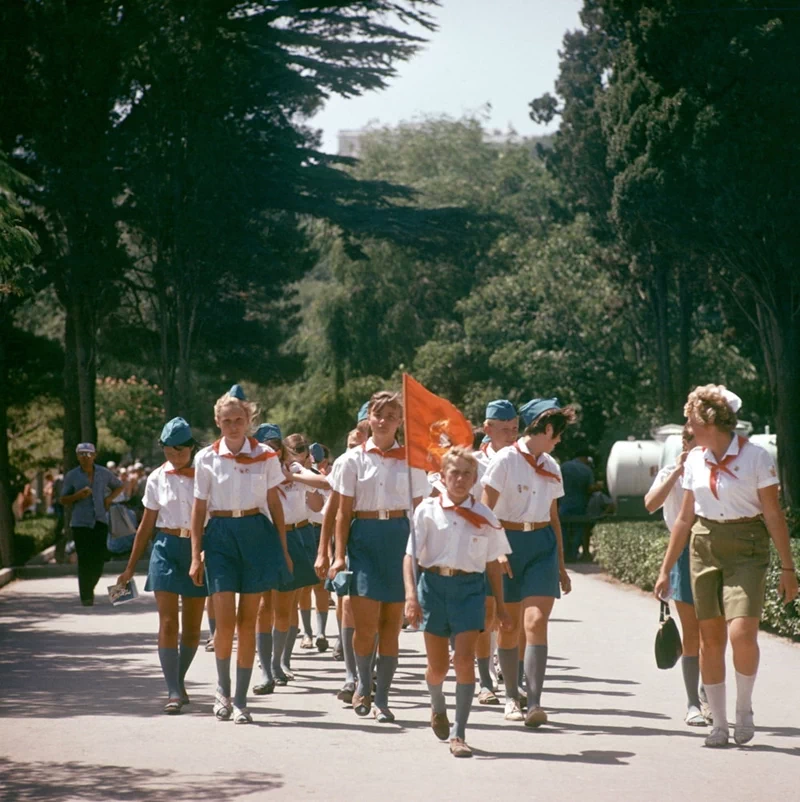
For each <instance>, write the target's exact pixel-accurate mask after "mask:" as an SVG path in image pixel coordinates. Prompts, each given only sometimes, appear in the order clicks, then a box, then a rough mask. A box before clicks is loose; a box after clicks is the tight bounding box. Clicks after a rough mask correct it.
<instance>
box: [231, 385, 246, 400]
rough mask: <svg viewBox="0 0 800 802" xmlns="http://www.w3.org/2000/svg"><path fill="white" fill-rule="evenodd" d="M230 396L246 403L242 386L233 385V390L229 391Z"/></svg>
mask: <svg viewBox="0 0 800 802" xmlns="http://www.w3.org/2000/svg"><path fill="white" fill-rule="evenodd" d="M228 395H229V396H232V397H233V398H238V399H239V400H240V401H246V400H247V399H246V398H245V395H244V390H242V386H241V384H233V385H231V389H230V390H228Z"/></svg>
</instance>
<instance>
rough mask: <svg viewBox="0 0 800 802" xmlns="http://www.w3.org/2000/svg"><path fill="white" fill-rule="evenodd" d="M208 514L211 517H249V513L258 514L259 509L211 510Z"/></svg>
mask: <svg viewBox="0 0 800 802" xmlns="http://www.w3.org/2000/svg"><path fill="white" fill-rule="evenodd" d="M208 514H209V515H210V516H211V517H212V518H249V517H250V516H251V515H260V514H261V510H260V509H259V508H258V507H253V508H252V509H251V510H211V512H209V513H208Z"/></svg>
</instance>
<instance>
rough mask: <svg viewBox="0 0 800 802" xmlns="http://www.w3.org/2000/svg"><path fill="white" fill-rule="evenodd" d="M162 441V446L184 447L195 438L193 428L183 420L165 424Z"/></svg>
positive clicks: (173, 420) (176, 419)
mask: <svg viewBox="0 0 800 802" xmlns="http://www.w3.org/2000/svg"><path fill="white" fill-rule="evenodd" d="M160 440H161V445H162V446H182V445H184V444H186V443H189V442H191V441H192V440H194V438H193V437H192V429H191V427H190V426H189V424H188V423H187V422H186V421H185V420H184V419H183V418H173V419H172V420H171V421H167V422H166V423H165V424H164V428H163V429H162V430H161V437H160Z"/></svg>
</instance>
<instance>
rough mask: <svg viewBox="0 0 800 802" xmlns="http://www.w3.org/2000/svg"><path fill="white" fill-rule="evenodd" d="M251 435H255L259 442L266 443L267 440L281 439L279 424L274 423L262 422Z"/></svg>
mask: <svg viewBox="0 0 800 802" xmlns="http://www.w3.org/2000/svg"><path fill="white" fill-rule="evenodd" d="M253 437H255V438H256V440H258V442H259V443H266V442H267V440H283V437H281V429H280V426H277V425H276V424H274V423H262V424H261V426H259V427H258V428H257V429H256V431H255V434H254V435H253Z"/></svg>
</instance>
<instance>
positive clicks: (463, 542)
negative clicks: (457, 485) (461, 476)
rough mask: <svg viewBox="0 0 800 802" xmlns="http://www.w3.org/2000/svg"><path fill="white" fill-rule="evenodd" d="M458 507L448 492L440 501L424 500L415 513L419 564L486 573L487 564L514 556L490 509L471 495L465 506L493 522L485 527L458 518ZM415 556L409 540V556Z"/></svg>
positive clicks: (407, 552) (427, 566)
mask: <svg viewBox="0 0 800 802" xmlns="http://www.w3.org/2000/svg"><path fill="white" fill-rule="evenodd" d="M454 506H455V505H454V504H453V502H452V501H451V500H450V497H449V496H448V495H447V491H445V492H444V493H443V494H442V495H441V496H439V497H437V498H426V499H424V500H423V501H422V503H421V504H420V505H419V506H418V507H417V509H416V511H415V512H414V531H415V536H416V540H417V561H418V562H419V564H420V565H421V566H422V567H423V568H430V567H431V566H434V565H437V566H439V567H442V568H455V569H457V570H459V571H470V572H479V571H485V570H486V563H487V562H491V561H492V560H496V559H497V558H498V557H501V556H503V555H504V554H510V553H511V546H510V544H509V542H508V538H507V537H506V533H505V531H504V530H503V529H502V527H500V522H499V521H498V520H497V517H496V516H495V514H494V513H493V512H492V511H491V510H490V509H489V508H488V507H487V506H485V505H484V504H481V503H480V502H479V501H475V499H474V498H473V497H471V496H470V497H469V498H468V499H467V500H466V501H464V503H463V504H462V505H461V506H462V507H464V508H465V509H468V510H472V511H473V512H476V513H478V515H482V516H483V517H484V518H486V520H487V521H488V522H489V523H488V524H485V525H482V526H475V525H474V524H473V523H471V522H470V521H468V520H466V518H463V517H462V516H460V515H458V514H457V513H456V512H455V511H454ZM495 527H498V528H495ZM411 553H412V550H411V538H410V537H409V540H408V546H407V548H406V554H411Z"/></svg>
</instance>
